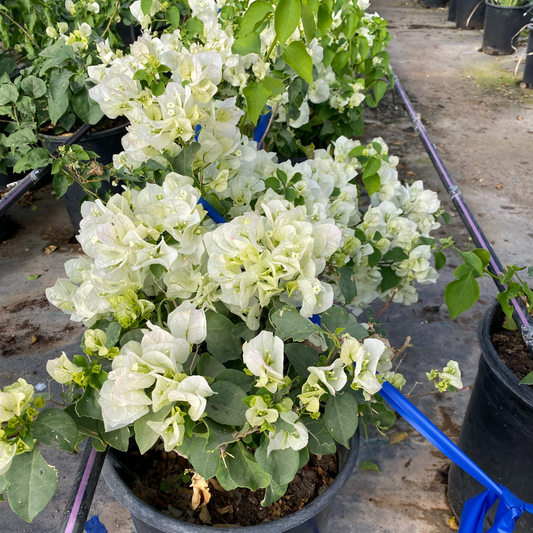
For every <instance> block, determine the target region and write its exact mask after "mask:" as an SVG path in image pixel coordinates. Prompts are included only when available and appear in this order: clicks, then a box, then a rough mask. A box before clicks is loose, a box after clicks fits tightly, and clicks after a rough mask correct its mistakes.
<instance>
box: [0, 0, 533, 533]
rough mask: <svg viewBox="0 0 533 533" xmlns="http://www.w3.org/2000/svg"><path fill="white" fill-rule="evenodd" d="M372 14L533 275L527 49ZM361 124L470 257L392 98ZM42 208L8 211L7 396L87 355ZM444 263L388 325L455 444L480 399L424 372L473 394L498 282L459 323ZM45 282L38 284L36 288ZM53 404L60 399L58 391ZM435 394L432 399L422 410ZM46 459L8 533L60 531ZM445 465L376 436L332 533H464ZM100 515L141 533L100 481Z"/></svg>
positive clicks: (62, 481) (455, 162)
mask: <svg viewBox="0 0 533 533" xmlns="http://www.w3.org/2000/svg"><path fill="white" fill-rule="evenodd" d="M374 10H375V11H378V12H379V13H380V14H381V15H382V16H384V17H385V18H387V19H388V20H389V21H390V31H391V34H392V36H393V39H392V42H391V45H390V53H391V57H392V65H393V67H394V68H395V70H396V72H397V74H398V75H399V77H400V79H401V81H402V83H403V85H404V87H405V88H406V90H407V92H408V93H409V95H410V97H411V98H412V101H413V104H414V105H415V108H416V110H417V112H418V113H420V115H421V118H422V120H423V122H424V124H425V125H426V127H427V129H428V132H429V134H430V136H431V137H432V139H433V140H434V142H435V143H436V144H437V147H438V149H439V150H440V153H441V155H442V157H443V159H444V161H445V164H446V165H447V167H448V168H449V170H450V171H451V173H452V175H453V176H454V178H455V179H456V181H457V183H458V185H459V186H460V188H461V191H462V192H463V195H464V197H465V199H466V200H467V202H468V203H469V204H470V207H471V208H472V211H473V212H474V214H475V216H476V217H477V219H478V221H479V223H480V224H481V226H482V228H483V230H484V231H485V232H486V234H487V235H488V237H489V239H490V240H491V242H492V243H493V245H494V248H495V251H496V252H497V253H498V256H499V257H500V259H501V260H502V262H503V263H504V264H508V263H517V264H521V265H532V264H533V247H532V246H531V238H533V217H532V216H531V200H530V199H531V198H533V180H532V179H531V172H532V170H533V161H532V159H531V142H532V141H533V136H532V135H533V114H532V113H531V107H532V105H531V104H530V103H529V102H530V101H531V102H532V103H533V92H531V91H529V90H527V89H525V90H523V89H520V88H519V86H518V85H517V83H516V82H515V79H514V77H513V74H512V72H513V70H514V68H515V65H516V61H517V57H518V55H520V54H521V53H522V51H523V50H524V48H523V47H519V48H518V54H516V55H513V56H506V57H499V58H495V57H494V56H487V55H484V54H482V53H481V52H479V51H478V50H479V49H480V48H481V41H482V34H481V32H479V31H458V30H456V29H455V24H454V23H451V22H448V21H447V16H448V12H447V10H444V9H437V10H430V9H425V8H424V7H422V6H421V5H419V4H415V3H413V2H398V1H397V0H378V1H376V2H374V3H373V5H372V6H371V8H370V9H369V11H370V12H373V11H374ZM520 70H521V69H520ZM365 121H366V124H367V126H366V133H365V139H364V140H371V139H372V138H373V137H377V136H381V137H383V138H384V140H385V142H386V143H387V144H388V145H389V150H390V153H391V154H395V155H398V156H400V177H401V178H402V179H403V180H418V179H420V180H423V181H424V183H425V186H426V187H428V188H430V189H433V190H436V191H438V193H439V197H440V199H441V201H442V205H443V207H444V208H445V209H446V210H447V211H448V212H449V213H450V214H451V217H452V218H451V222H450V224H448V225H446V226H445V227H443V228H441V229H440V230H438V231H437V232H436V235H437V236H438V237H444V236H447V235H451V236H453V237H454V238H455V240H456V243H457V245H458V247H460V248H462V249H464V248H465V246H466V244H467V243H468V242H469V238H468V235H467V233H466V231H465V230H464V228H463V226H462V223H461V221H460V219H459V216H457V215H456V213H455V212H454V209H453V205H452V204H451V202H450V201H449V200H448V197H447V195H446V193H445V191H444V189H443V187H442V185H441V183H440V180H439V178H438V176H437V174H436V173H435V171H434V169H433V167H432V165H431V163H430V160H429V158H428V157H427V155H426V152H425V151H424V149H423V147H422V145H421V144H420V142H419V140H418V137H417V135H416V132H415V130H414V128H413V126H412V124H411V123H410V121H409V120H408V119H407V118H406V116H405V114H404V112H403V110H402V108H401V104H400V102H399V99H398V98H395V99H394V98H393V96H392V94H391V93H390V92H389V93H388V94H387V95H386V96H385V99H384V102H383V103H382V105H380V106H379V107H378V108H377V109H375V110H367V111H366V113H365ZM33 196H34V201H33V202H32V204H31V205H26V206H25V207H22V206H20V205H17V206H15V207H14V208H13V209H12V210H11V211H10V215H11V216H12V218H13V219H14V220H15V221H16V222H18V223H19V224H20V226H21V227H20V229H19V230H18V232H17V234H16V235H15V236H14V238H12V239H10V240H8V241H6V242H4V243H2V244H0V334H1V335H2V337H1V339H0V354H1V355H0V387H3V386H5V385H8V384H10V383H12V382H13V381H15V380H16V379H17V378H18V377H19V376H20V377H23V378H25V379H26V380H28V381H29V382H30V383H32V384H34V385H39V384H42V386H44V387H45V388H46V387H47V386H48V385H47V383H48V382H47V375H46V371H45V363H46V360H47V359H49V358H52V357H58V356H59V355H60V353H61V351H65V352H66V353H67V355H69V356H72V355H74V354H76V353H78V350H79V342H80V339H81V335H82V332H83V327H82V326H80V324H77V323H74V322H70V321H69V320H68V317H67V316H66V315H64V314H63V313H62V312H61V311H60V310H58V309H56V308H54V307H52V306H50V305H48V303H47V302H46V300H45V299H44V289H45V288H46V287H50V286H51V285H53V284H54V283H55V280H56V279H57V278H58V277H61V276H64V270H63V264H64V262H65V261H66V260H67V259H70V258H72V257H76V256H77V255H78V254H79V253H80V248H79V246H78V245H77V244H76V241H75V240H73V239H72V237H73V233H72V229H71V227H70V224H69V221H68V217H67V215H66V212H65V209H64V207H63V205H62V203H61V202H58V201H56V200H55V199H54V198H53V197H52V195H51V188H45V189H41V190H39V191H37V192H35V193H34V195H33ZM51 246H52V247H56V248H53V250H52V249H51V248H50V247H51ZM47 250H48V251H49V252H50V253H46V251H47ZM51 250H52V251H51ZM447 256H448V264H447V266H446V267H445V268H444V269H443V270H442V271H441V273H442V275H441V277H440V279H439V280H438V282H437V283H436V284H435V285H423V286H420V287H419V289H420V291H419V292H420V300H419V302H418V303H416V304H414V305H411V306H409V307H402V306H399V305H391V306H389V308H388V309H387V311H386V313H385V314H384V315H383V316H382V318H383V321H384V328H385V329H386V330H387V331H388V332H389V338H390V340H391V343H392V344H393V345H394V346H396V347H399V346H401V345H402V344H403V343H404V341H405V339H406V337H407V336H410V337H411V344H412V345H413V346H412V348H409V349H408V350H407V352H406V354H405V358H404V359H403V361H402V363H401V366H400V369H399V370H400V371H401V372H403V374H404V375H405V377H406V379H407V385H406V387H405V388H404V392H405V393H408V392H409V391H410V390H411V389H412V388H413V386H415V384H416V387H415V388H414V390H412V392H411V397H412V398H413V402H414V403H415V405H416V406H417V407H418V408H419V409H421V410H422V412H423V413H424V414H426V416H428V417H429V418H430V419H431V420H433V421H434V422H435V423H436V424H437V425H438V426H439V427H440V428H441V429H442V430H443V431H444V432H445V433H446V434H447V435H448V436H449V437H450V438H452V439H454V440H455V439H457V436H458V434H459V431H460V426H461V422H462V419H463V416H464V412H465V409H466V405H467V403H468V399H469V394H470V393H469V391H462V392H458V393H456V394H455V395H453V396H452V395H450V394H447V395H444V396H441V395H438V394H433V392H434V389H432V385H431V384H430V383H428V382H427V380H426V377H425V372H427V371H429V370H430V369H432V368H439V369H441V368H442V367H443V366H445V365H446V363H447V362H448V361H449V360H450V359H454V360H456V361H458V362H459V364H460V366H461V369H462V373H463V383H464V384H465V386H469V385H471V384H472V383H473V382H474V378H475V374H476V371H477V362H478V358H479V347H478V344H477V338H476V328H477V324H478V323H479V320H480V318H481V316H482V314H483V312H484V311H485V309H486V308H487V307H488V306H489V305H491V303H492V302H493V300H494V297H495V294H496V290H495V287H494V285H493V283H492V282H491V281H490V280H483V281H482V283H481V298H480V301H479V303H478V304H476V305H475V306H474V307H473V308H472V309H471V310H470V311H468V312H467V313H465V314H464V315H462V316H461V318H460V319H457V320H454V321H451V320H450V319H449V313H448V311H447V309H446V305H445V304H444V299H443V293H444V287H445V285H446V284H447V283H448V282H449V281H451V280H452V279H453V270H454V268H455V267H456V266H457V265H458V264H459V261H458V259H457V258H456V257H455V256H454V255H453V253H452V252H450V253H447ZM37 274H38V275H39V276H40V277H38V278H37V279H33V278H30V279H28V276H35V275H37ZM381 306H382V304H378V305H376V306H375V310H376V311H379V310H380V309H381ZM364 318H365V315H362V316H361V319H362V320H364ZM52 391H54V392H56V393H58V392H59V391H60V389H59V387H58V386H52ZM426 393H430V395H426V396H420V397H419V396H418V395H419V394H426ZM42 453H43V455H44V456H45V458H46V460H47V461H48V462H49V463H50V464H53V465H55V466H56V467H57V468H58V471H59V483H58V491H57V494H56V495H55V496H54V498H53V499H52V501H51V502H50V504H49V505H48V506H47V507H46V509H45V510H44V511H43V512H42V513H41V515H39V516H38V517H37V518H36V519H35V520H34V523H33V524H26V523H24V522H23V521H22V520H21V519H19V518H18V517H17V516H16V515H15V514H14V513H13V512H12V511H11V510H10V509H9V508H8V507H7V505H6V504H5V503H0V515H1V517H2V518H1V521H0V533H8V532H9V533H11V532H14V531H15V532H17V533H58V532H59V531H60V524H61V515H62V512H63V509H64V506H65V504H66V501H67V499H68V496H69V493H70V491H71V488H72V482H73V478H74V475H75V472H76V470H77V467H78V462H79V457H78V456H75V455H72V456H71V455H68V454H65V452H58V451H57V450H56V449H55V448H46V447H43V451H42ZM363 461H369V462H373V463H375V464H376V465H377V466H378V467H379V470H380V472H379V473H378V472H377V471H375V470H366V469H365V470H363V471H359V469H360V465H361V463H362V462H363ZM448 465H449V461H448V460H447V459H446V458H445V457H444V456H443V455H442V454H441V453H440V452H438V451H436V450H435V448H433V446H432V445H431V444H429V443H428V442H427V441H426V440H425V439H424V438H422V437H421V436H420V435H419V434H418V433H417V432H416V431H415V430H414V429H412V428H411V427H410V426H409V424H407V423H406V422H405V421H403V420H401V419H399V420H398V421H397V424H396V425H395V427H394V428H393V430H391V431H390V432H389V433H388V434H387V435H381V434H379V433H377V432H375V431H372V432H370V434H369V437H368V440H366V439H365V438H364V437H362V439H361V450H360V453H359V459H358V463H357V466H356V468H355V470H354V472H353V475H352V477H351V478H350V480H349V481H348V483H347V485H346V486H345V488H344V489H343V491H342V492H341V494H340V495H339V496H338V497H337V499H336V500H335V502H334V505H333V509H332V515H331V520H330V526H329V531H331V532H334V531H344V532H346V533H413V532H416V533H445V532H449V531H453V530H454V529H455V528H456V525H455V523H454V521H453V520H451V519H452V512H451V510H450V508H449V506H448V503H447V500H446V479H447V468H448ZM92 515H97V516H98V517H99V518H100V520H101V522H102V523H103V524H104V525H105V526H106V528H107V530H108V532H109V533H133V531H134V528H133V524H132V522H131V519H130V517H129V514H128V513H127V512H126V511H125V510H124V509H123V508H122V506H121V505H120V504H119V503H118V502H117V501H116V500H114V499H113V496H112V495H111V493H110V492H109V490H108V489H107V487H106V486H105V483H104V481H103V480H100V482H99V483H98V487H97V491H96V497H95V499H94V502H93V505H92V508H91V513H90V515H89V517H90V516H92Z"/></svg>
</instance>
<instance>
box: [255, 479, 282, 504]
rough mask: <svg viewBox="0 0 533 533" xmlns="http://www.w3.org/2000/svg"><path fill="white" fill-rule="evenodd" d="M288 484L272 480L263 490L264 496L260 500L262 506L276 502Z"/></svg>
mask: <svg viewBox="0 0 533 533" xmlns="http://www.w3.org/2000/svg"><path fill="white" fill-rule="evenodd" d="M287 487H288V485H278V484H277V483H275V482H274V481H271V482H270V485H269V486H268V487H267V488H266V490H265V497H264V498H263V500H262V501H261V506H262V507H268V506H269V505H270V504H271V503H274V502H277V501H278V500H279V499H280V498H281V497H282V496H283V495H284V494H285V493H286V492H287Z"/></svg>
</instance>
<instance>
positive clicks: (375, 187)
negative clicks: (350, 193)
mask: <svg viewBox="0 0 533 533" xmlns="http://www.w3.org/2000/svg"><path fill="white" fill-rule="evenodd" d="M363 183H364V184H365V187H366V192H367V193H368V196H372V195H373V194H374V193H375V192H378V191H379V189H380V187H381V180H380V178H379V174H372V176H368V177H366V178H363Z"/></svg>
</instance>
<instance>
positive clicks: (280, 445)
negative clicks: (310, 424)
mask: <svg viewBox="0 0 533 533" xmlns="http://www.w3.org/2000/svg"><path fill="white" fill-rule="evenodd" d="M269 438H270V441H269V443H268V448H267V455H270V453H271V452H273V451H274V450H284V449H285V448H286V447H287V446H288V447H289V448H292V449H293V450H295V451H298V450H301V449H302V448H305V447H306V446H307V443H308V441H309V432H308V431H307V428H306V427H305V426H304V424H303V423H302V422H298V415H297V414H296V413H295V412H294V411H284V412H282V413H281V414H280V420H278V422H277V424H276V432H275V433H270V434H269Z"/></svg>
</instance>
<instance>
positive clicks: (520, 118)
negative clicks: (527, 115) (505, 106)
mask: <svg viewBox="0 0 533 533" xmlns="http://www.w3.org/2000/svg"><path fill="white" fill-rule="evenodd" d="M516 120H524V117H521V116H518V117H516Z"/></svg>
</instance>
